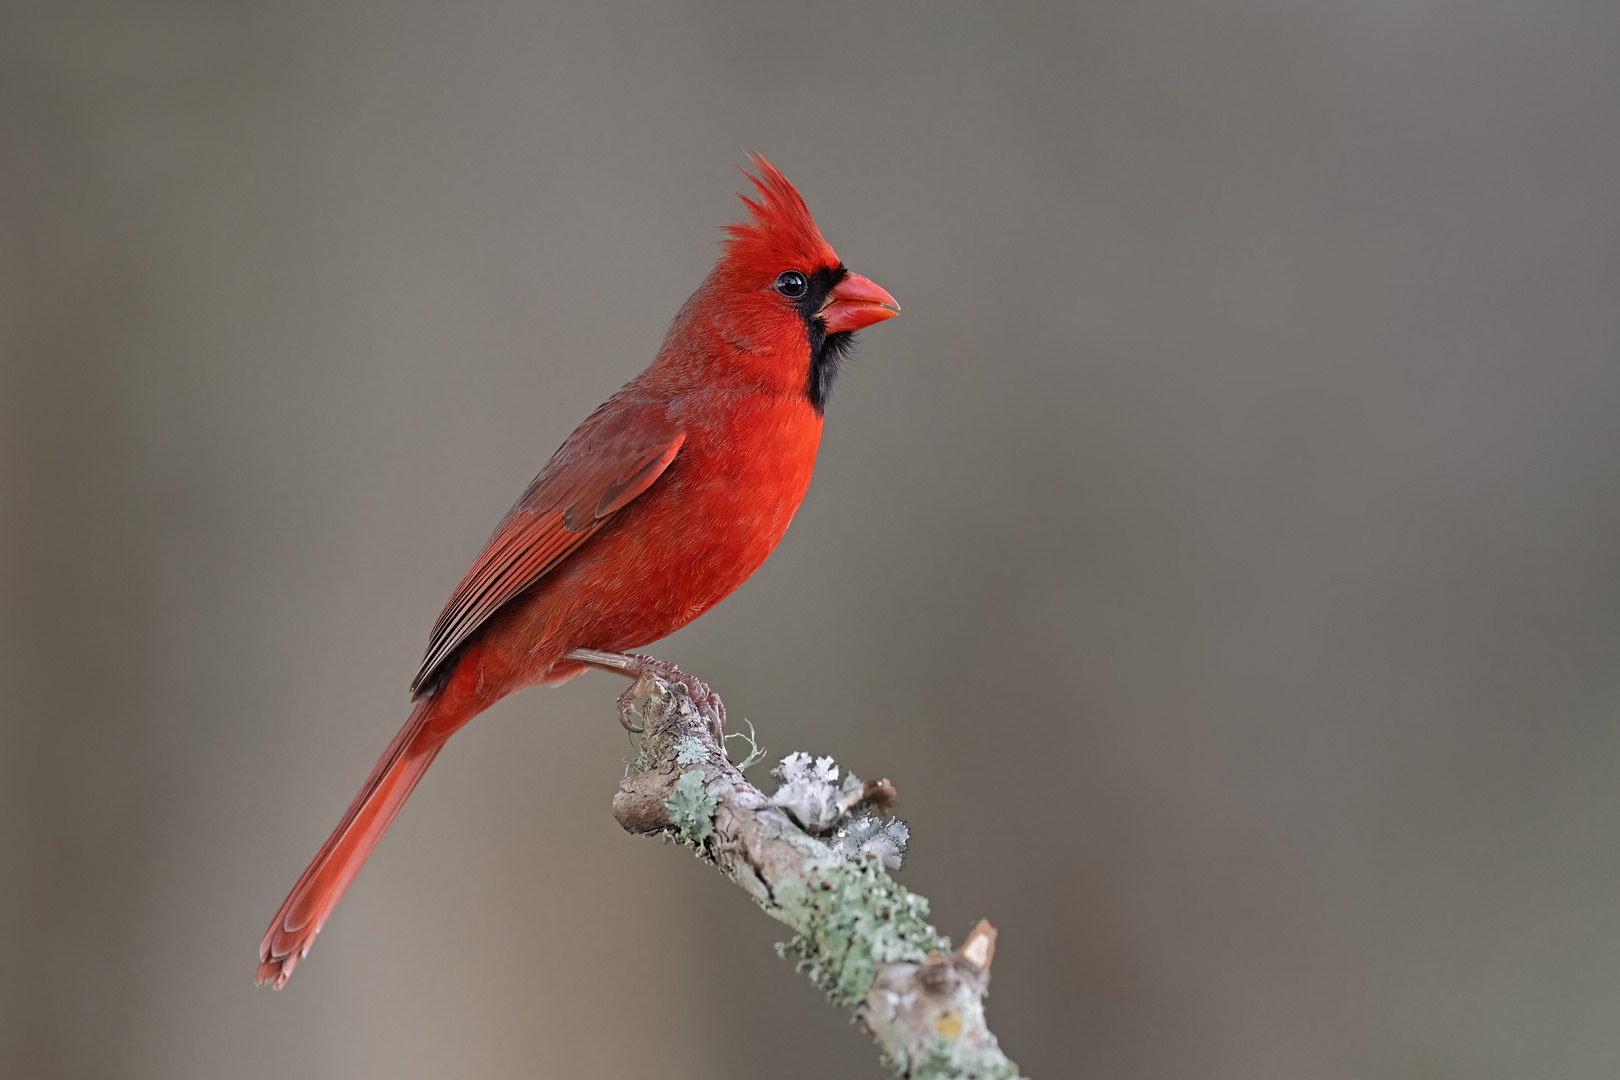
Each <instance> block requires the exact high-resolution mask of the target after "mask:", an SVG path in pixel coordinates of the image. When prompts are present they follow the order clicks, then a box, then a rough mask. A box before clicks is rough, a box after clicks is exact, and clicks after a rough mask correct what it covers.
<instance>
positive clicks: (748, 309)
mask: <svg viewBox="0 0 1620 1080" xmlns="http://www.w3.org/2000/svg"><path fill="white" fill-rule="evenodd" d="M749 160H750V161H751V162H752V163H753V165H754V168H755V170H756V171H757V172H758V173H759V175H758V176H749V180H751V181H753V185H754V189H755V191H756V192H757V194H758V198H757V200H756V199H750V198H748V197H747V196H746V195H745V196H742V201H743V203H744V204H746V205H747V207H748V218H749V220H747V221H739V222H735V223H733V224H731V225H727V226H726V241H725V251H724V253H723V254H722V255H721V257H720V262H719V263H718V265H716V266H715V270H714V276H713V279H712V280H714V281H715V282H716V283H717V284H719V285H720V286H721V287H722V291H723V295H724V296H725V298H726V300H725V309H726V310H725V313H724V314H723V315H722V316H720V318H719V319H718V320H717V325H720V326H721V327H722V332H723V333H724V334H725V336H726V337H727V339H728V340H730V341H731V342H732V344H734V345H736V346H738V347H739V348H740V349H742V350H743V351H744V352H748V353H755V354H761V353H769V354H773V355H774V357H775V358H776V359H777V360H778V361H779V362H786V363H790V364H791V365H792V366H793V367H794V369H795V370H794V372H793V374H795V375H802V378H803V380H804V382H803V386H804V392H805V394H806V396H807V397H808V398H809V400H810V404H811V405H812V406H814V407H815V409H816V411H817V412H820V411H821V410H822V409H823V408H824V407H825V405H826V401H827V395H828V393H829V392H830V391H831V389H832V383H833V379H834V378H835V377H836V376H837V374H838V366H839V363H840V361H841V360H842V359H843V356H844V354H845V353H846V352H848V350H849V347H850V344H851V336H852V335H853V334H854V333H855V331H857V330H859V329H861V328H862V327H865V326H871V325H872V324H873V323H877V322H882V321H883V320H884V319H890V318H893V317H894V316H896V315H898V314H900V305H899V304H897V303H896V302H895V299H894V297H892V296H890V295H889V294H888V293H887V292H885V291H884V290H883V289H882V288H880V287H879V286H878V285H877V284H876V283H875V282H873V281H870V280H868V279H867V278H864V277H862V276H861V275H859V274H857V273H854V272H853V271H851V270H850V269H849V268H848V267H846V266H845V265H844V264H843V262H842V260H840V259H839V258H838V255H837V253H836V252H834V251H833V249H832V248H831V247H830V246H829V245H828V243H827V241H826V240H824V239H822V236H821V230H819V229H817V228H816V223H815V221H814V220H813V219H812V218H811V217H810V210H809V208H807V207H806V206H805V205H804V199H802V198H800V197H799V193H798V192H797V191H795V190H794V188H793V185H792V184H790V183H788V180H787V177H785V176H783V175H782V174H781V173H780V172H778V171H777V169H776V168H775V166H773V165H772V164H771V163H770V162H768V161H766V160H765V159H764V158H763V157H761V156H759V155H758V154H750V155H749ZM806 354H808V368H805V367H803V365H804V363H805V360H806Z"/></svg>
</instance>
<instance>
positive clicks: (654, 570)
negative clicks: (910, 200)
mask: <svg viewBox="0 0 1620 1080" xmlns="http://www.w3.org/2000/svg"><path fill="white" fill-rule="evenodd" d="M750 160H751V161H752V162H753V164H754V166H755V168H756V171H757V172H758V173H759V176H758V177H757V178H756V177H753V176H750V177H749V179H750V180H751V181H752V182H753V185H754V187H755V189H756V191H757V193H758V200H757V201H756V200H754V199H750V198H748V197H746V196H744V197H743V202H744V203H745V204H746V205H747V207H748V215H749V220H748V221H746V222H738V223H735V224H732V225H728V226H726V230H725V231H726V234H727V235H726V238H725V240H724V242H723V250H722V252H721V255H720V259H719V261H718V262H717V263H716V264H715V267H714V269H713V270H712V271H710V273H709V276H708V277H707V278H705V279H704V281H703V284H701V285H700V286H698V290H697V291H696V292H695V293H693V294H692V296H691V299H689V300H687V301H686V303H685V305H684V306H682V308H681V310H680V311H679V313H677V314H676V316H675V321H674V322H673V323H672V324H671V325H670V328H669V333H668V334H667V335H666V336H665V338H664V343H663V346H662V347H661V348H660V349H659V350H658V355H657V356H656V357H655V358H654V359H653V362H652V364H651V365H650V366H648V368H647V370H645V371H643V372H642V373H641V374H640V375H637V376H636V377H635V378H634V379H632V380H630V382H629V383H627V384H625V386H624V388H623V389H621V390H620V391H619V392H618V393H616V394H614V395H613V396H612V397H611V398H609V399H608V400H607V402H606V403H605V404H603V405H602V406H601V407H600V408H598V409H597V410H596V411H595V412H594V413H592V414H591V415H590V417H589V418H587V419H586V421H585V422H584V423H583V424H581V425H580V426H579V427H578V428H577V429H576V430H575V431H574V433H573V434H572V435H570V436H569V437H568V440H567V441H566V442H564V443H563V445H562V447H561V449H559V450H558V451H557V452H556V453H555V454H553V455H552V458H551V460H550V461H549V462H547V464H546V467H545V468H544V469H542V470H541V472H540V475H539V476H537V477H536V478H535V480H534V482H533V483H532V484H530V485H529V488H528V490H527V491H525V492H524V493H523V497H522V498H521V499H519V500H518V501H517V505H515V506H514V507H512V509H511V511H510V512H509V513H508V514H507V515H506V517H505V518H504V519H503V520H502V521H501V523H500V525H499V527H497V528H496V530H495V535H494V536H492V537H491V538H490V540H489V543H488V544H486V545H485V546H484V550H483V552H482V553H481V554H480V555H479V556H478V558H477V560H476V561H474V563H473V565H472V569H470V570H468V571H467V575H466V576H465V577H464V578H462V579H461V584H460V585H458V586H457V587H456V591H455V593H454V595H452V596H451V597H450V602H449V603H448V604H446V605H445V608H444V612H443V613H442V614H441V615H440V616H439V621H438V622H437V623H435V624H434V627H433V634H432V638H431V640H430V641H429V643H428V649H427V656H426V658H425V659H424V660H423V661H422V668H421V671H420V672H418V673H417V676H416V681H415V682H414V683H412V685H411V692H412V694H413V697H414V700H415V702H416V707H415V709H414V710H413V711H412V712H411V715H410V719H408V720H406V721H405V726H404V727H403V728H401V729H400V731H399V734H398V735H395V736H394V741H393V742H391V743H389V744H388V749H387V750H385V751H383V755H382V757H381V758H379V759H378V761H377V766H376V768H374V769H372V771H371V775H370V776H369V777H368V778H367V779H366V783H365V786H364V787H362V788H361V789H360V794H359V796H358V797H357V798H356V799H355V800H354V804H353V805H352V806H350V807H349V811H348V813H346V814H344V815H343V820H342V821H340V822H339V823H338V827H337V829H336V830H334V831H333V833H332V835H331V836H330V837H329V838H328V839H327V841H326V844H325V845H324V846H323V847H322V848H321V850H320V853H319V854H317V855H316V856H315V859H314V861H313V862H311V863H310V864H309V868H308V869H306V870H305V871H304V874H303V876H302V877H300V878H299V879H298V884H296V885H294V886H293V889H292V892H291V893H290V894H288V896H287V899H286V900H285V901H284V902H283V903H282V905H281V910H280V911H278V912H276V917H275V918H274V919H273V920H272V921H271V923H270V929H269V931H268V932H267V933H266V934H265V936H264V941H263V943H262V944H260V946H259V970H258V978H257V982H258V984H259V985H261V986H262V985H263V984H264V983H267V982H270V983H274V984H275V987H276V989H278V990H279V989H280V988H281V987H282V986H284V985H285V984H286V982H287V978H288V976H290V975H291V974H292V972H293V968H294V967H296V966H297V964H298V961H299V960H300V959H302V958H303V957H304V956H305V955H306V954H307V953H308V952H309V947H310V945H311V944H312V943H313V942H314V940H315V935H316V934H318V933H320V931H321V926H322V924H323V923H325V922H326V918H327V916H328V915H330V914H331V912H332V908H333V907H335V906H336V904H337V902H338V898H339V897H341V896H342V895H343V891H344V890H345V889H346V888H348V886H349V883H350V882H351V881H353V880H354V875H355V873H356V872H357V871H358V870H359V869H360V865H361V864H362V863H364V862H365V860H366V856H368V855H370V854H371V850H372V849H373V848H374V847H376V846H377V841H378V840H379V839H381V837H382V834H383V830H385V829H387V828H388V825H389V823H390V822H391V821H393V819H394V815H395V814H397V813H399V808H400V807H401V806H402V805H403V804H404V802H405V800H406V798H407V797H408V796H409V795H410V793H411V790H412V789H413V788H415V787H416V784H417V781H419V780H421V779H422V774H423V773H424V772H426V771H427V767H428V766H429V765H430V764H432V762H433V759H434V757H435V756H436V755H437V754H438V752H439V749H440V748H441V747H442V746H443V745H444V743H445V740H446V739H448V738H449V737H450V736H451V735H452V734H453V733H455V732H456V731H457V730H459V729H460V728H461V727H462V726H463V725H464V724H466V723H467V721H469V720H471V719H472V718H473V717H474V716H477V715H478V714H479V713H481V712H483V711H484V710H485V709H487V708H489V707H490V706H491V705H493V704H494V703H495V702H496V701H499V700H500V699H501V698H503V697H505V696H506V695H507V694H510V693H512V692H513V691H516V690H522V689H523V688H524V687H527V686H534V685H536V684H541V683H546V684H555V683H560V682H564V681H566V680H568V679H571V678H573V677H574V676H575V675H578V674H580V673H581V672H583V671H585V670H586V668H587V666H598V667H605V668H609V669H611V670H617V671H620V672H622V673H624V674H628V675H631V676H633V677H635V676H643V677H644V676H645V675H647V674H648V673H653V672H656V673H659V674H663V675H666V676H670V677H674V678H679V679H682V680H683V681H685V682H686V683H687V685H688V686H689V688H690V689H691V690H692V692H693V693H694V694H695V695H696V696H697V697H698V698H699V699H700V700H701V701H702V702H703V703H704V704H705V705H707V706H709V707H710V708H712V707H713V705H714V704H717V703H718V702H717V699H711V698H710V696H709V695H708V691H707V689H706V688H705V687H703V686H702V684H701V683H697V682H696V681H695V680H690V679H686V678H685V676H683V675H681V674H680V672H679V671H678V670H676V669H675V668H673V667H672V666H671V665H666V664H660V663H659V662H657V661H654V660H652V659H651V658H648V657H641V656H626V655H623V653H624V650H626V649H634V648H638V647H640V646H642V645H646V644H648V643H649V642H653V641H656V640H658V639H659V638H661V637H664V636H665V635H667V634H670V633H672V632H673V631H675V630H677V629H679V628H680V627H682V626H685V625H686V624H687V623H689V622H691V621H692V620H693V619H695V618H697V617H698V616H699V615H701V614H703V613H704V612H705V611H707V610H709V608H711V607H713V606H714V605H715V604H717V603H719V602H720V601H721V600H722V599H724V598H725V597H726V596H727V594H729V593H730V592H731V591H732V590H733V589H735V588H736V587H737V586H739V585H741V584H742V583H743V582H744V581H746V580H747V579H748V577H749V575H750V574H752V573H753V572H754V571H755V570H756V569H757V568H758V567H759V565H760V564H761V563H762V562H764V561H765V557H766V556H768V555H769V554H770V553H771V549H773V548H774V547H776V544H777V541H779V540H781V539H782V534H783V533H784V532H786V531H787V527H788V522H790V521H792V520H793V514H794V511H796V510H797V509H798V508H799V503H800V501H801V500H802V499H803V498H804V493H805V489H806V488H807V487H808V486H809V484H810V473H811V471H812V470H813V468H814V467H815V461H816V446H817V444H818V443H819V442H820V440H821V417H822V410H823V409H824V408H825V406H826V404H827V395H828V393H829V391H830V390H831V389H832V384H833V380H834V378H836V377H837V375H838V367H839V362H840V360H841V359H842V358H843V356H844V354H845V353H846V352H847V351H848V349H849V346H850V342H851V336H852V335H853V334H854V332H855V331H857V330H859V329H861V328H862V327H864V326H870V325H871V324H873V323H876V322H880V321H881V320H883V319H887V318H891V317H893V316H894V315H897V314H899V311H900V309H899V306H898V305H897V304H896V303H895V300H894V297H892V296H890V295H889V294H888V293H886V292H884V291H883V290H882V289H881V288H879V287H878V286H877V285H876V284H874V283H873V282H871V281H869V280H867V279H866V278H864V277H862V276H861V275H859V274H856V273H852V272H851V271H849V270H848V269H846V268H845V267H844V264H843V263H842V262H840V261H839V258H838V256H837V255H835V254H834V253H833V250H832V248H831V247H829V246H828V245H827V242H826V241H825V240H823V239H822V238H821V233H820V231H819V230H818V229H817V228H816V223H815V222H814V221H813V220H811V218H810V211H809V210H808V209H807V208H806V207H805V204H804V200H803V199H802V198H800V197H799V193H798V192H797V191H795V190H794V188H793V185H792V184H790V183H788V181H787V178H786V177H784V176H783V175H782V174H781V173H780V172H778V171H777V170H776V169H775V168H773V167H772V166H771V164H770V162H768V161H766V160H765V159H764V158H762V157H759V156H757V155H755V156H751V159H750ZM576 651H577V652H576ZM570 654H574V655H570ZM635 689H636V687H632V688H631V693H630V694H627V695H626V697H629V698H632V699H633V693H634V691H635ZM621 707H622V708H624V709H626V710H628V707H629V702H628V701H626V700H625V699H624V698H621ZM719 719H721V720H723V719H724V717H723V715H722V716H720V717H719Z"/></svg>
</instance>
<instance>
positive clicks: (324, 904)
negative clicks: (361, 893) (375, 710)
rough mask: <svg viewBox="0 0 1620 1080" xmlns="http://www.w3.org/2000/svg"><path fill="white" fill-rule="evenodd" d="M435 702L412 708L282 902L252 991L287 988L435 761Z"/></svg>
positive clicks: (438, 738)
mask: <svg viewBox="0 0 1620 1080" xmlns="http://www.w3.org/2000/svg"><path fill="white" fill-rule="evenodd" d="M434 700H435V699H434V698H427V699H425V700H423V701H421V702H420V703H418V705H417V706H416V709H415V710H414V711H412V713H411V716H410V719H408V720H406V721H405V726H404V727H402V728H400V730H399V734H398V735H395V736H394V740H393V742H391V743H389V744H388V749H387V750H385V751H383V755H382V757H380V758H378V759H377V766H376V768H374V769H372V771H371V776H370V777H368V778H367V779H366V783H365V786H364V787H362V788H361V789H360V794H359V796H358V797H356V798H355V800H354V804H353V805H352V806H350V807H349V812H348V813H346V814H344V815H343V820H342V821H340V822H338V827H337V828H336V829H335V830H333V832H332V835H331V836H330V837H329V838H328V839H327V841H326V843H325V844H324V845H322V847H321V850H320V853H319V854H317V855H316V856H315V859H314V861H312V862H311V863H310V864H309V867H308V868H307V869H306V870H305V871H304V873H303V876H301V877H300V878H299V879H298V884H296V885H294V886H293V888H292V892H290V893H288V894H287V899H286V900H284V901H282V904H281V910H280V911H278V912H276V917H275V918H274V919H272V920H271V922H270V929H269V930H268V931H266V933H265V935H264V941H263V942H261V943H260V945H259V971H258V977H257V979H256V980H255V982H256V984H257V985H259V986H263V985H264V984H265V983H267V982H269V983H274V984H275V988H276V989H277V990H280V989H281V988H282V987H283V986H285V985H286V984H287V979H288V978H289V977H290V976H291V975H292V973H293V968H295V967H297V966H298V961H299V960H301V959H303V957H304V956H305V955H306V954H308V952H309V947H310V945H312V944H313V943H314V941H315V935H316V934H319V933H320V932H321V927H322V926H323V925H324V924H325V923H326V918H327V916H328V915H330V914H331V913H332V909H333V908H334V907H336V906H337V902H338V900H339V899H340V898H341V897H342V896H343V892H344V890H345V889H347V888H348V887H349V883H350V882H351V881H353V880H354V875H355V874H356V873H358V872H359V870H360V867H361V865H362V864H364V863H365V861H366V857H367V856H368V855H370V854H371V851H372V849H373V848H375V847H376V846H377V841H379V840H381V839H382V834H383V832H384V831H386V830H387V828H388V826H389V823H390V822H392V821H393V820H394V815H395V814H397V813H399V809H400V807H401V806H403V805H405V800H406V799H407V798H409V797H410V794H411V792H412V790H414V789H415V787H416V784H417V781H419V780H421V779H422V774H423V773H425V772H427V768H428V766H429V765H431V764H433V759H434V758H435V757H437V756H438V754H439V749H440V748H441V747H442V746H443V745H444V740H445V738H446V737H447V736H448V734H449V732H446V731H443V730H442V729H441V728H439V726H438V725H431V724H430V721H431V720H432V717H433V704H434Z"/></svg>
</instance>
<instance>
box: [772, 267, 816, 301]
mask: <svg viewBox="0 0 1620 1080" xmlns="http://www.w3.org/2000/svg"><path fill="white" fill-rule="evenodd" d="M776 291H777V292H779V293H781V294H782V295H783V296H785V297H787V298H788V299H789V300H798V299H800V298H802V297H803V296H804V294H805V293H807V292H809V291H810V279H809V278H807V277H805V276H804V275H803V274H801V273H799V272H798V271H797V270H784V271H782V272H781V273H780V274H777V275H776Z"/></svg>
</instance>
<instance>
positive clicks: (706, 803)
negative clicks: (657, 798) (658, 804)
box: [664, 769, 720, 844]
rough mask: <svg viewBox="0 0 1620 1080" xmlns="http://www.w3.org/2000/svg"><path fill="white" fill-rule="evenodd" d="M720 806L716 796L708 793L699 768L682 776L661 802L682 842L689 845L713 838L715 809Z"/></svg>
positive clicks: (704, 779)
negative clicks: (667, 796)
mask: <svg viewBox="0 0 1620 1080" xmlns="http://www.w3.org/2000/svg"><path fill="white" fill-rule="evenodd" d="M719 805H720V799H719V796H716V795H711V794H709V792H708V789H707V786H706V778H705V776H704V775H703V770H702V769H691V770H688V771H687V772H684V773H682V774H681V778H680V779H679V780H677V781H675V787H674V788H673V789H672V790H671V791H670V794H669V798H667V799H665V800H664V809H666V810H668V811H669V822H670V824H671V825H673V826H674V827H675V831H676V833H677V834H678V835H679V836H680V838H681V839H682V840H685V841H687V842H689V843H691V844H700V843H702V842H703V841H704V840H707V839H708V838H709V837H710V836H711V835H713V833H714V808H715V807H716V806H719Z"/></svg>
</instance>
